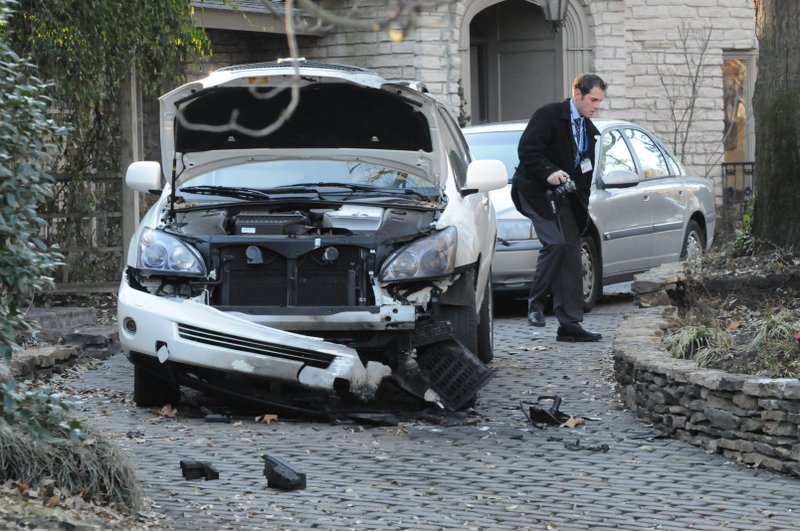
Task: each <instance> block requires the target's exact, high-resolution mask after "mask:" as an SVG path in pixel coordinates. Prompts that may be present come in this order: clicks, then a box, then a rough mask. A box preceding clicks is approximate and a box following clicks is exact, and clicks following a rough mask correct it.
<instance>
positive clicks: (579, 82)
mask: <svg viewBox="0 0 800 531" xmlns="http://www.w3.org/2000/svg"><path fill="white" fill-rule="evenodd" d="M595 87H599V88H600V89H601V90H602V91H603V92H605V90H606V82H605V81H603V80H602V79H601V78H600V76H598V75H595V74H581V75H579V76H578V77H576V78H575V81H573V82H572V88H573V89H578V90H580V91H581V95H586V94H589V93H590V92H591V91H592V89H593V88H595Z"/></svg>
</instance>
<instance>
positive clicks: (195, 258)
mask: <svg viewBox="0 0 800 531" xmlns="http://www.w3.org/2000/svg"><path fill="white" fill-rule="evenodd" d="M136 267H138V268H140V269H145V270H148V271H153V272H160V273H187V274H196V275H203V274H205V270H206V268H205V264H204V263H203V259H202V257H201V256H200V253H198V252H197V249H195V248H194V247H191V246H189V245H186V244H185V243H184V242H182V241H181V240H179V239H178V238H175V237H174V236H170V235H169V234H166V233H163V232H160V231H157V230H153V229H145V230H144V231H142V234H141V236H139V253H138V256H137V257H136Z"/></svg>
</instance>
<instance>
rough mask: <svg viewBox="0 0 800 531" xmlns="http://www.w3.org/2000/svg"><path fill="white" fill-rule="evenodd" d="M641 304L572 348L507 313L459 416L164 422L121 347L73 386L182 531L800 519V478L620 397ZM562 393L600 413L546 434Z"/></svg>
mask: <svg viewBox="0 0 800 531" xmlns="http://www.w3.org/2000/svg"><path fill="white" fill-rule="evenodd" d="M630 311H635V308H634V306H633V304H632V302H631V300H630V298H626V297H616V298H611V299H609V300H606V301H604V302H603V303H601V304H600V305H599V306H598V307H597V308H596V309H595V310H594V311H592V312H591V313H590V314H588V315H587V317H586V321H585V325H586V326H587V328H590V329H592V330H596V331H599V332H601V333H602V334H603V336H604V339H603V340H602V341H601V342H599V343H588V344H580V343H577V344H564V343H556V342H555V327H556V325H555V324H554V322H552V317H551V318H550V319H551V321H550V322H549V323H548V327H547V328H545V329H534V328H531V327H529V326H528V325H527V323H526V321H525V318H524V315H523V312H522V311H516V312H513V311H509V310H505V311H504V313H502V314H501V315H500V316H498V317H497V319H496V321H495V351H496V358H495V362H494V363H493V367H494V369H495V370H496V375H495V377H494V378H493V379H492V380H491V381H490V382H489V384H488V385H487V386H486V387H484V388H483V389H482V391H481V393H480V395H479V399H478V403H477V406H476V410H477V412H478V415H475V416H474V417H471V421H470V422H469V423H467V424H462V425H458V426H443V425H434V424H426V423H423V422H419V423H416V422H415V423H403V424H401V425H400V426H397V427H366V426H357V425H342V424H339V425H332V424H325V423H311V422H289V421H277V422H273V423H271V424H263V423H255V422H252V421H249V420H246V421H243V422H241V423H231V424H221V423H207V422H204V420H203V419H192V418H186V417H180V416H179V417H178V418H159V417H158V416H157V415H156V414H154V412H153V411H150V410H146V409H139V408H136V407H134V406H133V404H132V402H131V400H130V397H131V394H132V383H133V370H132V367H131V366H130V364H128V362H127V360H126V359H125V358H124V357H123V356H122V355H117V356H115V357H113V358H111V359H109V360H107V361H106V362H104V363H102V364H101V365H100V366H99V367H98V368H96V369H93V370H87V371H81V372H80V373H79V374H80V378H77V379H75V381H74V382H73V385H74V386H77V390H79V391H81V392H83V393H84V400H85V402H84V404H83V406H82V412H81V414H82V415H85V416H86V417H87V418H88V419H89V420H90V421H91V424H92V425H93V426H95V427H96V428H99V429H101V430H103V431H105V432H107V433H108V434H109V435H111V436H112V437H113V438H115V439H116V440H118V441H119V443H120V444H121V445H122V446H123V448H125V449H126V451H127V453H128V455H129V456H130V458H131V460H132V461H133V462H134V463H135V464H136V466H137V467H138V475H139V478H140V479H141V481H142V482H143V484H144V486H145V491H146V494H147V495H148V497H149V498H150V500H151V501H152V503H153V506H154V510H155V511H157V512H159V513H162V514H164V515H165V517H166V520H167V521H168V522H170V524H171V525H172V526H173V527H174V528H175V529H188V530H205V529H208V530H212V529H213V530H220V529H312V528H322V529H420V530H422V529H451V528H456V529H492V530H494V529H532V530H545V529H559V530H566V529H611V528H614V529H635V530H640V529H675V530H678V529H680V530H683V529H747V530H755V529H799V528H800V504H799V503H798V499H797V493H798V488H799V487H800V483H799V482H798V481H797V480H795V479H792V478H789V477H783V476H778V475H775V474H772V473H769V472H765V471H760V470H753V469H749V468H745V467H743V466H741V465H736V464H732V463H729V462H726V460H725V459H724V458H722V457H721V456H719V455H709V454H706V453H705V452H704V451H703V450H701V449H699V448H695V447H692V446H689V445H687V444H686V443H683V442H680V441H677V440H672V439H668V438H661V437H659V436H658V434H657V433H656V432H654V431H652V430H651V429H650V428H648V427H647V426H646V425H644V424H642V423H641V422H639V421H638V420H637V419H635V418H634V417H633V416H632V415H631V414H630V413H629V412H628V411H627V410H626V409H624V408H623V407H622V406H621V403H620V401H619V400H618V398H617V396H616V394H615V392H614V388H613V383H612V382H611V379H610V376H611V365H612V360H611V342H612V341H611V340H612V338H613V335H614V333H615V330H616V327H617V324H618V322H619V321H620V319H622V316H623V314H624V313H625V312H630ZM551 394H552V395H559V396H561V397H562V398H563V403H562V405H561V410H562V411H563V412H565V413H569V414H573V415H575V416H581V417H591V418H595V419H596V420H589V421H587V423H586V424H585V425H583V426H578V427H576V428H574V429H567V428H563V429H559V428H557V427H550V428H547V429H537V428H536V427H534V426H532V425H531V424H530V423H529V422H528V421H527V420H526V418H525V416H524V415H523V413H522V411H521V409H520V402H523V401H528V402H531V401H533V400H535V398H536V397H537V396H538V395H551ZM602 445H607V446H608V451H607V452H603V451H601V450H599V449H601V448H602ZM265 453H268V454H271V455H276V456H279V457H282V458H283V459H285V460H286V461H287V462H288V463H290V464H291V465H292V466H293V467H294V468H296V469H297V470H299V471H302V472H305V473H306V474H307V488H306V489H305V490H298V491H291V492H282V491H279V490H275V489H269V488H267V486H266V479H265V477H264V475H263V461H262V459H261V455H262V454H265ZM187 458H189V459H197V460H202V461H208V462H210V463H211V464H213V465H214V466H215V467H216V468H217V469H218V470H219V473H220V478H219V480H215V481H204V480H195V481H187V480H184V479H183V478H182V475H181V469H180V467H179V461H180V460H181V459H187Z"/></svg>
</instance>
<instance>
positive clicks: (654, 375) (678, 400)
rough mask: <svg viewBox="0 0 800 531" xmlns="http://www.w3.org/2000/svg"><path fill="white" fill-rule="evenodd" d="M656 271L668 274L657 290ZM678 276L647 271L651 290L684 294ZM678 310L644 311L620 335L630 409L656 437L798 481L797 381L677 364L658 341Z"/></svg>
mask: <svg viewBox="0 0 800 531" xmlns="http://www.w3.org/2000/svg"><path fill="white" fill-rule="evenodd" d="M659 271H661V272H663V273H666V275H665V280H664V282H663V286H661V287H660V288H659V286H657V283H656V282H654V280H655V279H656V278H657V276H658V274H659ZM674 273H675V270H674V267H673V268H666V269H663V270H659V269H655V270H652V271H650V272H649V273H647V282H648V288H647V289H650V288H653V291H651V293H654V292H657V291H662V290H665V287H666V286H668V287H669V288H670V289H675V288H679V284H680V280H677V281H676V278H675V276H674ZM634 284H635V283H634ZM634 288H635V286H634ZM634 290H635V289H634ZM666 291H669V290H666ZM674 311H675V309H674V307H672V306H661V307H657V306H653V307H650V308H642V309H639V310H637V311H636V312H635V313H633V314H631V315H628V316H626V318H625V319H624V320H623V321H622V323H621V324H620V325H619V327H618V328H617V331H616V334H615V337H614V344H613V353H614V372H615V376H616V379H617V385H618V389H619V391H620V394H621V396H622V398H623V400H624V402H625V405H626V406H627V407H629V408H630V409H631V410H632V411H633V412H634V413H635V414H636V415H638V416H639V417H641V418H643V419H644V420H646V421H648V422H652V423H653V425H654V426H655V427H656V428H658V429H659V430H661V431H663V432H665V433H667V434H669V435H672V436H674V437H677V438H679V439H682V440H685V441H687V442H689V443H691V444H694V445H697V446H701V447H703V448H706V449H707V450H709V451H713V452H718V453H721V454H722V455H724V456H725V457H726V458H728V459H730V460H732V461H736V462H740V463H745V464H748V465H752V466H755V467H762V468H768V469H771V470H774V471H777V472H782V473H786V474H791V475H794V476H797V477H800V380H798V379H794V378H782V379H772V378H760V377H756V376H748V375H742V374H731V373H727V372H724V371H720V370H714V369H703V368H699V367H698V366H697V364H696V363H695V362H694V361H693V360H682V359H676V358H673V357H672V356H671V355H670V354H669V353H668V352H667V351H666V350H665V349H664V348H662V347H661V338H662V336H663V334H664V332H665V330H666V329H667V326H668V323H669V317H670V315H671V313H672V312H674Z"/></svg>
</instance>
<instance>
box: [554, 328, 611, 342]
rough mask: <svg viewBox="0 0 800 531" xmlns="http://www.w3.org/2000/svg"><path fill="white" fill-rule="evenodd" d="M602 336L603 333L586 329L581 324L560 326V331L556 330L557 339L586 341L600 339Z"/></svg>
mask: <svg viewBox="0 0 800 531" xmlns="http://www.w3.org/2000/svg"><path fill="white" fill-rule="evenodd" d="M602 338H603V336H602V335H600V334H596V333H594V332H589V331H587V330H584V329H583V328H581V327H580V326H576V327H574V328H573V327H569V328H565V327H563V326H559V327H558V331H556V341H570V342H584V341H598V340H600V339H602Z"/></svg>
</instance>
